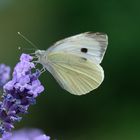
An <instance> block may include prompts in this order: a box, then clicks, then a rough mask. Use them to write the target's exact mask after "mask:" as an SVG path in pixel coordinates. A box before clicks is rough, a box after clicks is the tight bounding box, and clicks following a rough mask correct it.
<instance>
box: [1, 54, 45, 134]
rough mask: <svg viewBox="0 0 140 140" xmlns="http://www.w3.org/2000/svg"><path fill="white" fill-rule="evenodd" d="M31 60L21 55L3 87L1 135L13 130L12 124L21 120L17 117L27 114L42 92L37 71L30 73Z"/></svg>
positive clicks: (32, 67) (29, 57) (31, 67)
mask: <svg viewBox="0 0 140 140" xmlns="http://www.w3.org/2000/svg"><path fill="white" fill-rule="evenodd" d="M31 60H32V57H31V56H30V55H27V54H22V55H21V57H20V62H19V63H18V64H17V65H16V67H15V68H14V72H13V78H12V80H11V81H9V82H8V83H7V84H5V85H4V88H3V89H4V93H3V100H2V102H0V133H1V134H2V135H4V134H5V133H7V132H10V131H11V129H12V128H14V123H15V122H18V121H20V120H21V119H22V117H20V116H19V115H21V114H25V113H27V111H28V107H29V106H30V105H31V104H34V103H35V102H36V97H37V96H38V95H39V94H40V93H41V92H43V90H44V87H43V86H42V85H41V83H40V81H39V80H38V77H39V76H40V72H39V70H37V71H36V72H34V73H32V69H34V68H35V65H34V63H32V62H31Z"/></svg>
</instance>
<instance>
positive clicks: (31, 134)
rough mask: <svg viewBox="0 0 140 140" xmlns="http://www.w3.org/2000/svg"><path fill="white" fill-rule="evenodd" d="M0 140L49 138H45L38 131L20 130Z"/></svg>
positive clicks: (44, 139) (43, 139) (46, 137)
mask: <svg viewBox="0 0 140 140" xmlns="http://www.w3.org/2000/svg"><path fill="white" fill-rule="evenodd" d="M0 140H50V137H49V136H46V135H45V134H43V133H42V132H41V131H40V130H38V129H22V130H18V131H15V132H13V135H7V136H5V138H2V139H0Z"/></svg>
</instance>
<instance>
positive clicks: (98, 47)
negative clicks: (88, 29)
mask: <svg viewBox="0 0 140 140" xmlns="http://www.w3.org/2000/svg"><path fill="white" fill-rule="evenodd" d="M107 44H108V40H107V35H105V34H101V33H83V34H80V35H76V36H72V37H69V38H66V39H64V40H61V41H59V42H57V43H56V44H54V45H53V46H52V47H51V48H50V49H48V50H47V51H46V61H47V66H46V68H47V69H48V71H49V72H50V73H51V74H52V75H53V76H54V78H55V79H56V80H57V81H58V83H59V84H60V86H61V87H62V88H64V89H65V90H67V91H69V92H70V93H72V94H75V95H83V94H86V93H88V92H90V91H92V90H93V89H96V88H97V87H98V86H99V85H100V84H101V83H102V81H103V79H104V71H103V69H102V67H101V66H100V65H99V64H100V63H101V61H102V59H103V56H104V54H105V51H106V48H107Z"/></svg>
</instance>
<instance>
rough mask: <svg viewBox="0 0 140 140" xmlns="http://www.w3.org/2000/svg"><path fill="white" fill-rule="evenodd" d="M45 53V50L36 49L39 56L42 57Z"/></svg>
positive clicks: (36, 54)
mask: <svg viewBox="0 0 140 140" xmlns="http://www.w3.org/2000/svg"><path fill="white" fill-rule="evenodd" d="M44 54H45V51H43V50H36V51H35V56H36V57H38V58H41V57H42V56H43V55H44Z"/></svg>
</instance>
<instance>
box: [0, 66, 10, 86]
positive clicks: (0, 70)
mask: <svg viewBox="0 0 140 140" xmlns="http://www.w3.org/2000/svg"><path fill="white" fill-rule="evenodd" d="M9 79H10V67H9V66H6V65H5V64H0V88H2V87H3V85H4V84H6V82H7V81H8V80H9Z"/></svg>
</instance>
